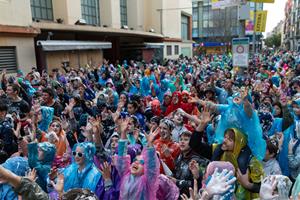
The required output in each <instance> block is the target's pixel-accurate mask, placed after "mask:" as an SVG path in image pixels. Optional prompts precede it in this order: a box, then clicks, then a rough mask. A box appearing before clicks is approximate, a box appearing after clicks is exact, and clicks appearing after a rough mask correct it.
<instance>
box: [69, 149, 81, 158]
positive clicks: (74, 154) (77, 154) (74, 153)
mask: <svg viewBox="0 0 300 200" xmlns="http://www.w3.org/2000/svg"><path fill="white" fill-rule="evenodd" d="M72 154H73V156H74V157H76V156H78V157H79V158H81V157H83V153H81V152H76V151H73V152H72Z"/></svg>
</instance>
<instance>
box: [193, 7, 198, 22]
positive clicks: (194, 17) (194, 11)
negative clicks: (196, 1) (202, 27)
mask: <svg viewBox="0 0 300 200" xmlns="http://www.w3.org/2000/svg"><path fill="white" fill-rule="evenodd" d="M193 21H198V8H193Z"/></svg>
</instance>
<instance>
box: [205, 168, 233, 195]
mask: <svg viewBox="0 0 300 200" xmlns="http://www.w3.org/2000/svg"><path fill="white" fill-rule="evenodd" d="M231 176H233V172H232V171H229V172H228V170H227V169H223V171H222V172H221V174H219V173H218V168H216V169H215V171H214V173H213V175H212V178H211V180H210V181H209V183H208V184H207V186H206V189H205V190H206V191H207V193H208V194H209V196H211V197H212V196H213V195H220V194H223V193H225V192H227V191H228V190H229V189H230V188H231V185H232V184H233V183H234V182H235V181H236V178H235V177H234V178H230V177H231Z"/></svg>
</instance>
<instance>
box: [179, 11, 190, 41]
mask: <svg viewBox="0 0 300 200" xmlns="http://www.w3.org/2000/svg"><path fill="white" fill-rule="evenodd" d="M181 39H183V40H188V39H189V18H188V17H187V16H185V15H181Z"/></svg>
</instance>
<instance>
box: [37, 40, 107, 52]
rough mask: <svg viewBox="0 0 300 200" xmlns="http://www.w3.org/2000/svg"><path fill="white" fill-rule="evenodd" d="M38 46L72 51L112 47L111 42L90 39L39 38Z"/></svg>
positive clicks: (44, 48)
mask: <svg viewBox="0 0 300 200" xmlns="http://www.w3.org/2000/svg"><path fill="white" fill-rule="evenodd" d="M37 46H40V47H42V49H43V50H44V51H70V50H91V49H111V47H112V45H111V42H90V41H72V40H70V41H68V40H39V41H37Z"/></svg>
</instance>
